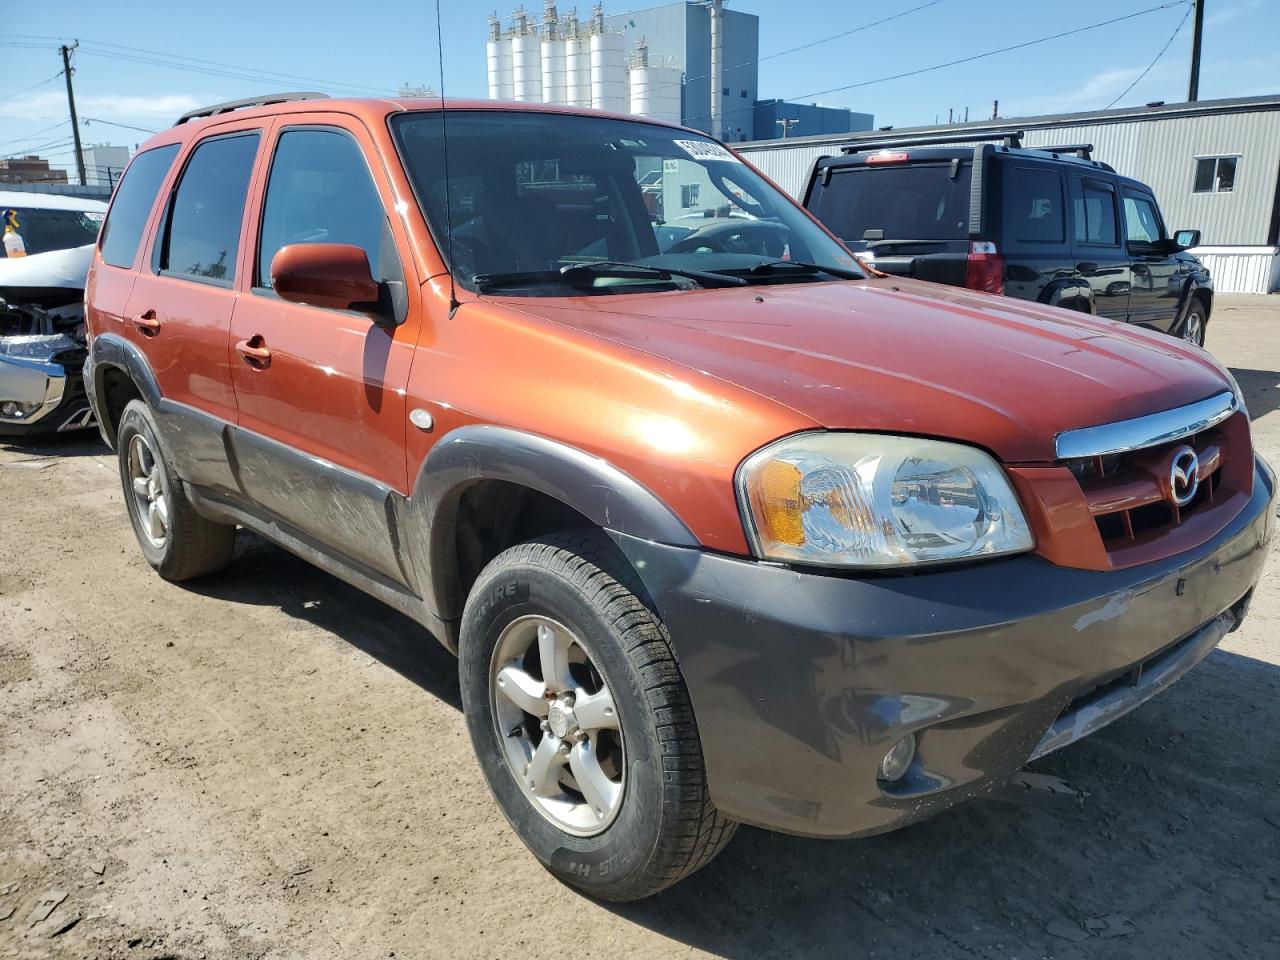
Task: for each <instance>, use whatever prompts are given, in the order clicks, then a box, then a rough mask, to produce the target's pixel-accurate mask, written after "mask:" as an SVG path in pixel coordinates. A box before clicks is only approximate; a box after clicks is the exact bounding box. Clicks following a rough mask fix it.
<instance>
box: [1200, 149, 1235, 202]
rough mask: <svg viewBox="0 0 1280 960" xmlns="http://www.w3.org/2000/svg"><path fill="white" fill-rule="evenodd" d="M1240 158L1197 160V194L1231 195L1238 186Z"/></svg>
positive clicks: (1206, 158) (1203, 158) (1205, 158)
mask: <svg viewBox="0 0 1280 960" xmlns="http://www.w3.org/2000/svg"><path fill="white" fill-rule="evenodd" d="M1239 162H1240V158H1239V157H1200V158H1199V159H1198V160H1196V182H1195V188H1194V189H1195V192H1196V193H1230V192H1231V191H1232V190H1234V189H1235V185H1236V166H1237V165H1238V164H1239Z"/></svg>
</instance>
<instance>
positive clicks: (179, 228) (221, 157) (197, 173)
mask: <svg viewBox="0 0 1280 960" xmlns="http://www.w3.org/2000/svg"><path fill="white" fill-rule="evenodd" d="M258 140H259V134H258V133H257V131H254V132H252V133H241V134H234V135H232V136H226V137H217V138H215V139H212V140H205V141H204V142H202V143H201V144H200V145H199V146H197V147H196V149H195V151H194V152H193V153H192V154H191V159H190V160H188V161H187V167H186V169H185V170H184V171H183V172H182V180H181V181H179V183H178V189H177V190H175V191H174V194H173V200H172V201H171V202H170V210H169V218H168V222H167V223H166V225H165V232H164V242H163V244H162V247H161V251H160V269H161V270H162V271H164V272H165V273H171V274H177V275H179V276H185V277H190V278H192V279H197V280H201V281H204V282H213V283H217V284H222V285H226V286H230V285H231V284H232V283H233V282H234V281H235V276H236V254H237V253H238V252H239V249H240V222H241V220H242V219H243V218H244V202H245V194H246V193H247V191H248V187H249V175H250V174H251V173H252V172H253V159H254V157H255V156H256V155H257V152H258Z"/></svg>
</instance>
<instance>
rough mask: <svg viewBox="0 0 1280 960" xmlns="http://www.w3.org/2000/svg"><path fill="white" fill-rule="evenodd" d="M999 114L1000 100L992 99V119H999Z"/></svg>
mask: <svg viewBox="0 0 1280 960" xmlns="http://www.w3.org/2000/svg"><path fill="white" fill-rule="evenodd" d="M999 116H1000V101H999V100H992V101H991V119H992V120H995V119H998V118H999Z"/></svg>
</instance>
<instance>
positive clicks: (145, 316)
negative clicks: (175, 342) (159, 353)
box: [133, 310, 160, 337]
mask: <svg viewBox="0 0 1280 960" xmlns="http://www.w3.org/2000/svg"><path fill="white" fill-rule="evenodd" d="M133 325H134V326H135V327H137V328H138V331H139V332H140V333H144V334H146V335H147V336H148V337H154V336H155V335H156V334H157V333H159V332H160V321H159V320H158V319H157V318H156V312H155V311H154V310H148V311H147V312H146V313H140V314H138V315H137V316H136V317H134V318H133Z"/></svg>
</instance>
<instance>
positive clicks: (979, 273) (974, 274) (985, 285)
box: [964, 240, 1004, 293]
mask: <svg viewBox="0 0 1280 960" xmlns="http://www.w3.org/2000/svg"><path fill="white" fill-rule="evenodd" d="M964 285H965V286H966V287H968V288H969V289H970V290H979V291H981V292H982V293H1004V257H1002V256H1000V253H999V251H998V250H997V249H996V245H995V244H994V243H989V242H986V241H982V240H975V241H973V242H972V243H970V244H969V259H968V262H967V263H966V264H965V270H964Z"/></svg>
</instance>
